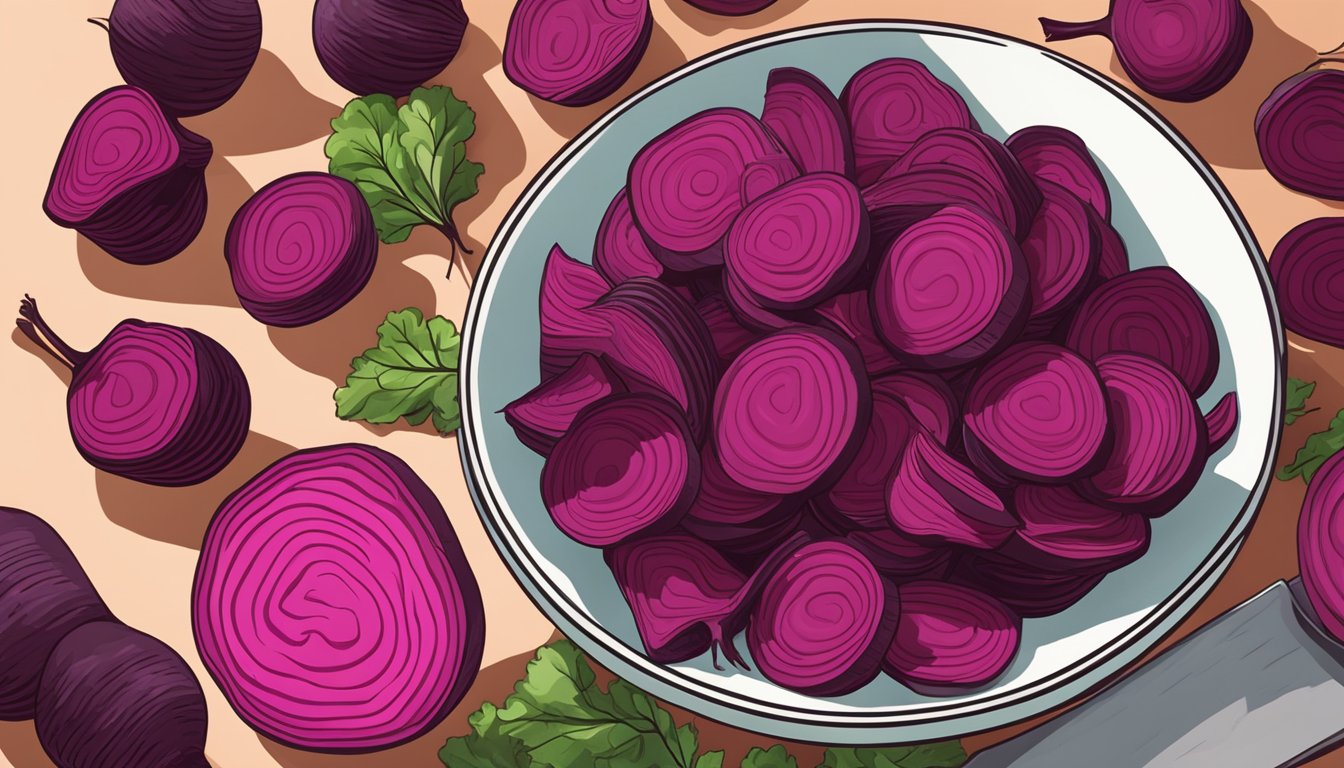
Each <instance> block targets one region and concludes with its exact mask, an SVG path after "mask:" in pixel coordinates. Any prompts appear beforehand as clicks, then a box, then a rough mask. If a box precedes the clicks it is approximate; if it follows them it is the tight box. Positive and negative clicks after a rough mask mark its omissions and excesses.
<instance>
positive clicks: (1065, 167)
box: [1004, 125, 1111, 221]
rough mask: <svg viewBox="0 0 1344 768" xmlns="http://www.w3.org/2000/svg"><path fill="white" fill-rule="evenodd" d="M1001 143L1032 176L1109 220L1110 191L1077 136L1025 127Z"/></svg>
mask: <svg viewBox="0 0 1344 768" xmlns="http://www.w3.org/2000/svg"><path fill="white" fill-rule="evenodd" d="M1004 144H1005V145H1006V146H1007V147H1008V149H1009V151H1011V152H1012V153H1013V154H1014V155H1015V156H1016V157H1017V159H1018V161H1019V162H1020V163H1021V164H1022V167H1023V168H1025V169H1026V170H1027V172H1028V173H1030V174H1031V175H1032V176H1035V177H1036V178H1037V179H1039V180H1043V181H1048V182H1051V183H1054V184H1058V185H1060V186H1061V187H1064V188H1065V189H1067V190H1069V191H1070V192H1072V193H1073V194H1074V195H1076V196H1077V197H1078V198H1079V199H1080V200H1082V201H1083V202H1085V203H1087V204H1088V205H1090V206H1091V207H1092V210H1094V211H1096V212H1097V213H1098V214H1099V215H1100V216H1101V218H1102V219H1104V220H1106V221H1110V218H1111V190H1110V188H1109V187H1107V186H1106V179H1105V178H1104V177H1103V176H1102V175H1101V169H1100V168H1099V167H1097V161H1096V160H1094V159H1092V153H1091V152H1089V151H1088V150H1087V145H1086V144H1085V143H1083V140H1082V139H1081V138H1079V137H1078V134H1076V133H1074V132H1073V131H1070V130H1069V129H1067V128H1060V127H1058V126H1054V125H1029V126H1027V127H1026V128H1022V129H1021V130H1019V131H1017V132H1016V133H1014V134H1013V135H1012V136H1009V137H1008V138H1007V140H1005V141H1004Z"/></svg>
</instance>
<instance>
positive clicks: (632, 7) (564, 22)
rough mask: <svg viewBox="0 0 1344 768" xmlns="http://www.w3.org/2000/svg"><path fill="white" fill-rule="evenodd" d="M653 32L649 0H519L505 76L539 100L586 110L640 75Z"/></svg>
mask: <svg viewBox="0 0 1344 768" xmlns="http://www.w3.org/2000/svg"><path fill="white" fill-rule="evenodd" d="M652 33H653V13H652V12H651V11H650V10H649V3H648V0H519V2H518V3H517V4H516V5H514V7H513V15H512V16H510V17H509V29H508V33H507V35H506V36H505V39H504V75H505V76H506V77H508V78H509V80H510V81H512V82H513V83H514V84H515V85H517V86H518V87H519V88H522V89H523V90H525V91H527V92H528V93H530V94H532V95H533V96H536V97H537V98H539V99H545V100H546V101H550V102H554V103H556V104H563V105H565V106H568V107H581V106H585V105H588V104H592V103H593V102H595V101H600V100H602V99H605V98H606V97H608V96H610V95H611V94H613V93H615V92H616V89H617V88H620V87H621V85H622V84H623V83H625V81H626V80H628V79H629V78H630V75H632V74H634V71H635V67H636V66H638V65H639V60H640V59H641V58H643V56H644V51H645V49H647V48H648V47H649V38H650V36H651V35H652Z"/></svg>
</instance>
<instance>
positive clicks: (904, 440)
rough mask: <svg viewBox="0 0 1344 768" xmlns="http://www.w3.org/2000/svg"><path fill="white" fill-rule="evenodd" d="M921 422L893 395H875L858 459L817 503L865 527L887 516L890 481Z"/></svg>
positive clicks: (879, 521) (884, 519) (856, 458)
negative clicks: (888, 485) (888, 484)
mask: <svg viewBox="0 0 1344 768" xmlns="http://www.w3.org/2000/svg"><path fill="white" fill-rule="evenodd" d="M919 429H920V426H919V422H917V421H916V420H915V417H914V416H912V415H911V414H910V411H908V410H906V408H905V406H904V405H902V404H901V403H900V401H899V400H897V399H896V398H895V397H893V396H891V395H878V394H876V393H875V394H874V395H873V409H872V416H871V417H870V418H869V421H868V424H867V425H866V427H865V429H864V437H863V443H862V444H860V446H859V450H858V453H856V454H855V456H854V460H853V461H851V462H850V463H849V466H848V467H846V468H845V471H844V472H843V473H842V474H841V475H840V478H839V479H838V480H836V481H835V484H834V485H832V486H831V488H830V490H828V491H827V492H826V494H825V495H824V496H822V497H819V498H818V499H817V500H816V503H817V504H818V505H819V506H821V507H823V508H824V509H826V510H827V511H829V512H832V513H834V514H838V515H841V516H843V517H846V518H848V519H850V520H853V521H854V522H856V523H858V524H859V525H862V526H864V527H873V526H878V525H882V524H883V523H884V522H885V521H886V520H887V519H888V516H887V483H888V481H889V480H890V479H891V474H892V472H893V471H894V470H895V468H896V467H897V466H899V465H900V463H901V456H902V455H904V453H905V448H906V446H907V445H909V443H910V439H911V437H912V436H913V435H914V433H915V432H916V431H918V430H919Z"/></svg>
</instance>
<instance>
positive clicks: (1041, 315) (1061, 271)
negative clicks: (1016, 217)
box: [1022, 180, 1102, 327]
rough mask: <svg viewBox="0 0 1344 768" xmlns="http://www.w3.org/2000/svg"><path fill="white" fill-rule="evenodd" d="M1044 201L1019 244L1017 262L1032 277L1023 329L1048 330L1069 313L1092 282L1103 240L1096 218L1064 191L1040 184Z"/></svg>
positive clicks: (1051, 183) (1056, 185)
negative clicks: (1026, 326) (1028, 311)
mask: <svg viewBox="0 0 1344 768" xmlns="http://www.w3.org/2000/svg"><path fill="white" fill-rule="evenodd" d="M1040 190H1041V194H1042V197H1043V202H1042V203H1041V207H1040V210H1038V211H1037V212H1036V221H1034V222H1032V225H1031V230H1030V231H1029V232H1027V236H1026V237H1024V238H1023V239H1022V256H1023V258H1025V259H1026V260H1027V271H1028V274H1029V275H1030V276H1031V277H1030V280H1029V281H1028V285H1029V286H1030V288H1031V314H1030V315H1029V318H1028V321H1027V322H1028V324H1029V325H1031V326H1032V327H1039V326H1043V325H1046V324H1050V325H1053V324H1054V323H1055V321H1057V320H1058V319H1059V316H1060V315H1061V313H1063V312H1065V311H1066V310H1068V309H1070V308H1072V307H1073V305H1074V304H1076V303H1077V302H1078V301H1079V300H1081V299H1082V298H1083V296H1084V295H1085V294H1086V293H1087V290H1088V289H1089V288H1090V287H1091V286H1092V283H1093V281H1094V280H1095V279H1096V274H1097V264H1098V263H1099V262H1100V261H1101V247H1102V238H1101V236H1100V233H1099V232H1098V231H1097V228H1096V226H1094V224H1093V221H1094V218H1095V216H1096V214H1095V213H1091V212H1089V210H1088V207H1087V204H1086V203H1084V202H1083V201H1082V200H1079V199H1078V197H1077V196H1076V195H1074V194H1073V193H1072V192H1070V191H1069V190H1067V189H1065V188H1064V187H1061V186H1059V185H1058V184H1055V183H1053V182H1050V181H1045V180H1042V181H1041V182H1040Z"/></svg>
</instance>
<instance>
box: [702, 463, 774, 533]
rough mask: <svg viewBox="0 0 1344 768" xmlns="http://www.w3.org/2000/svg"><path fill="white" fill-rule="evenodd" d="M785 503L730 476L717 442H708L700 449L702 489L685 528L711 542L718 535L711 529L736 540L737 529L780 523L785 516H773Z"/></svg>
mask: <svg viewBox="0 0 1344 768" xmlns="http://www.w3.org/2000/svg"><path fill="white" fill-rule="evenodd" d="M783 502H784V499H783V498H782V497H780V496H777V495H775V494H771V493H762V492H761V491H756V490H752V489H751V488H747V487H746V486H744V485H742V484H741V483H739V482H737V481H736V480H734V479H733V478H732V477H730V476H729V475H728V473H727V472H725V471H724V469H723V463H722V462H720V461H719V456H718V454H717V453H715V451H714V442H713V441H712V440H709V441H706V442H705V446H704V447H703V448H701V449H700V487H699V489H698V490H697V491H696V494H695V500H694V501H692V502H691V507H690V509H689V510H688V511H687V512H686V519H685V520H683V525H684V526H685V527H686V528H687V529H688V530H694V531H696V532H697V533H701V532H703V533H706V535H705V536H701V538H710V539H713V538H714V537H715V535H716V534H715V533H714V532H713V531H712V530H711V529H712V528H713V527H715V526H718V527H720V528H719V530H721V531H723V532H724V537H725V538H729V539H731V538H735V537H736V534H735V533H733V532H732V529H733V528H734V527H737V526H749V525H751V524H752V523H756V522H757V521H762V522H765V519H766V518H770V521H771V523H774V522H778V521H779V520H780V519H781V518H782V517H784V516H783V515H775V514H772V513H774V512H775V511H776V510H779V509H780V507H781V506H782V505H783Z"/></svg>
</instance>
